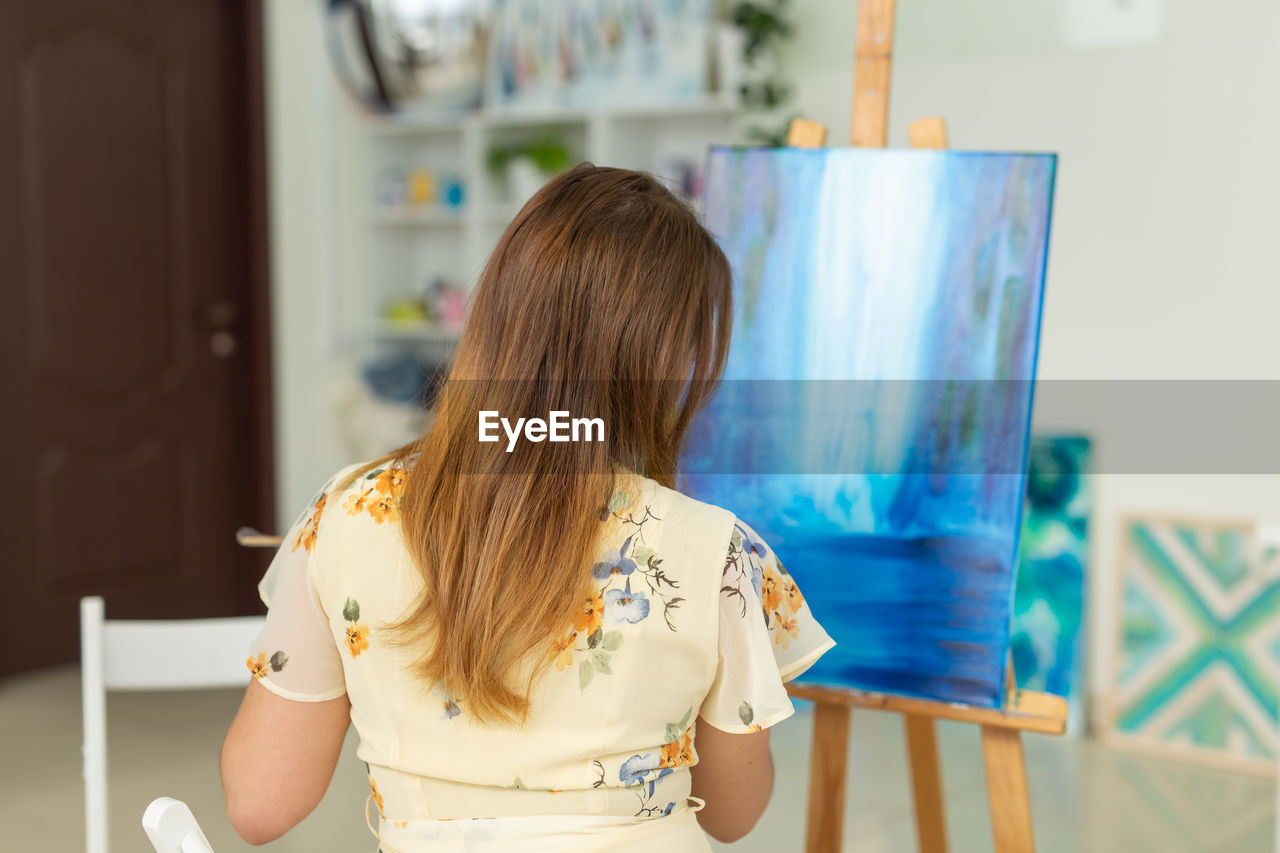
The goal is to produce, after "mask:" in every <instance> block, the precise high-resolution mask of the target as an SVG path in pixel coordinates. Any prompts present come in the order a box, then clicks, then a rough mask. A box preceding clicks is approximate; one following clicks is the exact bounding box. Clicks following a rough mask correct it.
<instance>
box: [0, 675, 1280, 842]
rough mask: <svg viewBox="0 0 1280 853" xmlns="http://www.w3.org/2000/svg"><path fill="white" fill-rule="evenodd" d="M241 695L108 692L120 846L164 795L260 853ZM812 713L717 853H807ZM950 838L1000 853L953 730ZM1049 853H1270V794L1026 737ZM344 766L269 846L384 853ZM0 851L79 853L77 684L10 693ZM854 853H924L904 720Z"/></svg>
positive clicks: (790, 731)
mask: <svg viewBox="0 0 1280 853" xmlns="http://www.w3.org/2000/svg"><path fill="white" fill-rule="evenodd" d="M238 703H239V694H238V692H228V691H210V692H201V693H185V694H179V693H173V694H169V693H163V694H154V693H153V694H112V695H111V696H109V698H108V703H107V715H108V721H109V731H110V734H109V743H110V746H109V749H110V753H109V756H110V757H109V762H108V766H109V768H110V786H111V820H112V826H111V844H112V850H113V851H114V853H122V851H128V853H132V852H133V851H149V850H150V847H149V846H148V845H147V842H146V839H145V837H144V836H143V834H142V830H141V828H140V825H139V819H140V817H141V815H142V810H143V808H144V807H145V806H146V804H147V803H148V802H150V800H152V799H153V798H155V797H157V796H173V797H178V798H179V799H183V800H186V801H187V803H188V804H190V805H191V807H192V809H193V810H194V811H195V813H196V816H197V817H198V818H199V819H200V821H201V823H202V824H203V826H204V828H205V832H206V834H207V835H208V836H209V840H210V842H211V843H212V844H213V847H214V849H215V850H217V851H219V853H230V851H236V850H247V849H250V848H249V846H248V845H246V844H245V843H244V842H242V841H241V840H240V839H239V838H237V837H236V835H235V833H234V832H233V831H232V829H231V827H230V826H229V825H228V824H227V821H226V818H225V817H224V816H223V812H222V792H221V788H220V786H219V783H218V748H219V746H220V745H221V743H222V737H223V735H224V734H225V732H226V728H227V725H228V724H229V723H230V721H231V717H232V715H233V714H234V713H235V709H236V706H237V704H238ZM809 731H810V725H809V715H808V714H807V713H806V712H802V713H801V714H799V715H797V716H796V717H795V718H793V719H792V720H789V721H787V722H786V723H783V724H782V725H781V726H779V727H778V728H776V729H774V741H773V743H774V750H773V751H774V760H775V762H776V765H777V780H778V781H777V785H776V789H775V792H774V796H773V801H772V802H771V803H770V806H769V809H768V811H767V812H766V813H765V815H764V817H763V819H762V820H761V822H760V825H759V826H758V827H757V828H756V830H755V831H754V832H753V833H752V834H751V835H750V836H749V837H748V838H746V839H745V840H743V841H741V842H739V843H737V844H733V845H716V848H717V850H725V851H731V853H739V851H743V853H745V851H769V853H792V851H799V850H800V849H801V842H800V839H801V833H802V832H803V825H804V801H805V788H806V767H807V764H808V759H809V755H808V753H809ZM939 737H940V740H941V750H942V762H943V774H944V779H945V785H946V791H947V808H948V811H947V825H948V830H949V834H950V839H951V842H952V850H953V851H955V853H967V851H990V850H991V825H990V820H989V818H988V815H987V803H986V793H985V788H984V785H983V772H982V763H981V750H980V747H979V743H978V737H977V732H976V731H975V730H974V729H972V727H966V726H961V725H958V724H942V726H941V728H940V733H939ZM1025 743H1026V750H1027V763H1028V773H1029V776H1030V783H1031V790H1032V800H1033V803H1032V808H1033V812H1034V818H1035V826H1036V835H1037V840H1038V842H1039V843H1038V849H1039V850H1040V853H1112V851H1116V853H1142V852H1143V851H1153V853H1157V851H1158V853H1182V852H1183V851H1186V853H1210V851H1214V853H1217V851H1222V853H1226V851H1231V853H1237V851H1238V853H1271V846H1270V845H1271V839H1272V837H1273V836H1272V832H1273V829H1272V827H1273V824H1272V821H1273V814H1272V812H1273V805H1272V804H1273V802H1274V791H1275V788H1274V784H1273V783H1272V782H1270V781H1267V780H1263V779H1257V778H1252V777H1245V776H1236V775H1230V774H1224V773H1219V772H1213V771H1208V770H1204V769H1200V768H1196V767H1191V766H1187V765H1183V764H1179V763H1170V762H1166V761H1158V760H1153V759H1149V758H1140V757H1136V756H1132V755H1128V754H1124V753H1119V752H1114V751H1112V750H1108V749H1105V748H1103V747H1101V746H1098V745H1097V744H1095V743H1092V742H1090V741H1085V740H1079V739H1071V740H1065V739H1056V738H1048V737H1037V736H1028V737H1026V738H1025ZM347 751H348V753H350V755H349V756H347V757H345V758H344V760H343V761H342V762H341V763H340V765H339V768H338V773H337V775H336V777H335V778H334V782H333V785H332V787H331V788H330V790H329V794H328V796H327V797H326V798H325V800H324V802H323V803H321V805H320V807H319V808H318V809H317V810H316V812H315V813H314V814H312V815H311V817H309V818H307V820H306V821H304V822H303V823H302V824H301V825H300V826H299V827H297V828H296V829H295V830H294V831H293V832H291V833H290V834H289V835H288V836H287V837H286V838H285V839H282V840H281V841H278V842H276V843H275V844H273V845H271V846H270V847H269V848H267V849H271V850H277V851H299V853H301V851H308V853H312V852H313V851H321V852H322V853H329V852H330V851H332V853H357V851H364V853H369V852H370V851H372V850H373V845H372V844H371V843H370V841H371V838H370V836H369V834H368V830H367V829H366V828H365V826H364V821H363V819H362V818H361V816H360V805H361V803H363V802H364V799H365V792H366V791H367V788H366V787H365V781H364V774H363V767H362V765H360V764H359V762H358V761H356V759H355V757H354V752H355V748H354V743H353V741H352V739H350V738H349V739H348V742H347ZM0 766H2V768H3V769H2V770H0V850H4V851H6V853H28V851H31V853H60V851H67V853H72V851H77V850H83V849H84V841H83V838H84V823H83V817H82V815H83V790H82V788H81V783H80V777H79V773H80V695H79V677H78V673H77V671H76V670H75V669H73V668H63V669H57V670H50V671H46V672H42V673H38V674H34V675H28V676H24V677H21V678H17V679H12V680H10V681H9V682H6V683H4V684H2V685H0ZM845 827H846V830H845V839H846V840H845V846H844V850H845V851H858V853H899V851H911V850H913V849H914V844H915V837H914V829H913V825H912V822H911V804H910V801H909V799H908V782H907V775H906V765H905V760H904V752H903V739H902V734H901V723H900V720H899V719H898V718H896V717H894V716H891V715H886V714H880V713H874V712H859V713H857V714H855V715H854V723H853V737H852V742H851V744H850V777H849V786H848V802H847V817H846V821H845Z"/></svg>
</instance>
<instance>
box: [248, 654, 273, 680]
mask: <svg viewBox="0 0 1280 853" xmlns="http://www.w3.org/2000/svg"><path fill="white" fill-rule="evenodd" d="M244 663H245V666H247V667H249V672H251V673H253V677H254V678H265V677H266V675H267V673H268V672H269V671H270V669H271V667H270V666H269V665H268V664H267V653H266V652H263V653H262V654H260V655H258V656H257V657H248V658H245V659H244Z"/></svg>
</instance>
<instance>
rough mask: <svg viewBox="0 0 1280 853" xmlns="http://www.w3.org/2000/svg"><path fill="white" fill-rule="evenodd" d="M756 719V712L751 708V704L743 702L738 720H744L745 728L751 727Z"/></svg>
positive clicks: (739, 707)
mask: <svg viewBox="0 0 1280 853" xmlns="http://www.w3.org/2000/svg"><path fill="white" fill-rule="evenodd" d="M755 718H756V710H755V708H752V707H751V703H750V702H743V703H742V704H741V705H739V706H738V719H739V720H742V724H743V725H744V726H749V725H751V721H752V720H754V719H755Z"/></svg>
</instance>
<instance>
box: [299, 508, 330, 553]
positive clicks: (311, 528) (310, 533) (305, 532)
mask: <svg viewBox="0 0 1280 853" xmlns="http://www.w3.org/2000/svg"><path fill="white" fill-rule="evenodd" d="M328 500H329V496H328V495H327V494H321V495H320V497H318V498H316V502H315V504H314V505H312V507H311V515H310V516H309V517H308V518H307V520H306V522H304V523H303V525H302V529H301V530H299V531H298V538H297V539H295V540H294V541H293V550H294V551H296V550H298V549H299V548H302V549H304V550H305V551H306V552H307V553H308V554H310V553H311V549H312V548H314V547H315V544H316V531H317V530H319V528H320V516H321V515H322V514H323V513H324V505H325V503H327V502H328Z"/></svg>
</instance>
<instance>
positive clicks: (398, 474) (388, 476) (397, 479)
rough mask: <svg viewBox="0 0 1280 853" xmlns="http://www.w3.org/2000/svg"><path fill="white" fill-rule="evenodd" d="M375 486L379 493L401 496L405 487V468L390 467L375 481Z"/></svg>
mask: <svg viewBox="0 0 1280 853" xmlns="http://www.w3.org/2000/svg"><path fill="white" fill-rule="evenodd" d="M373 487H374V488H375V489H377V490H378V493H379V494H383V495H391V496H392V497H399V495H400V492H401V491H402V490H403V489H404V469H403V468H388V469H387V470H385V471H383V472H382V473H381V474H379V475H378V476H377V479H375V480H374V481H373Z"/></svg>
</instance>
